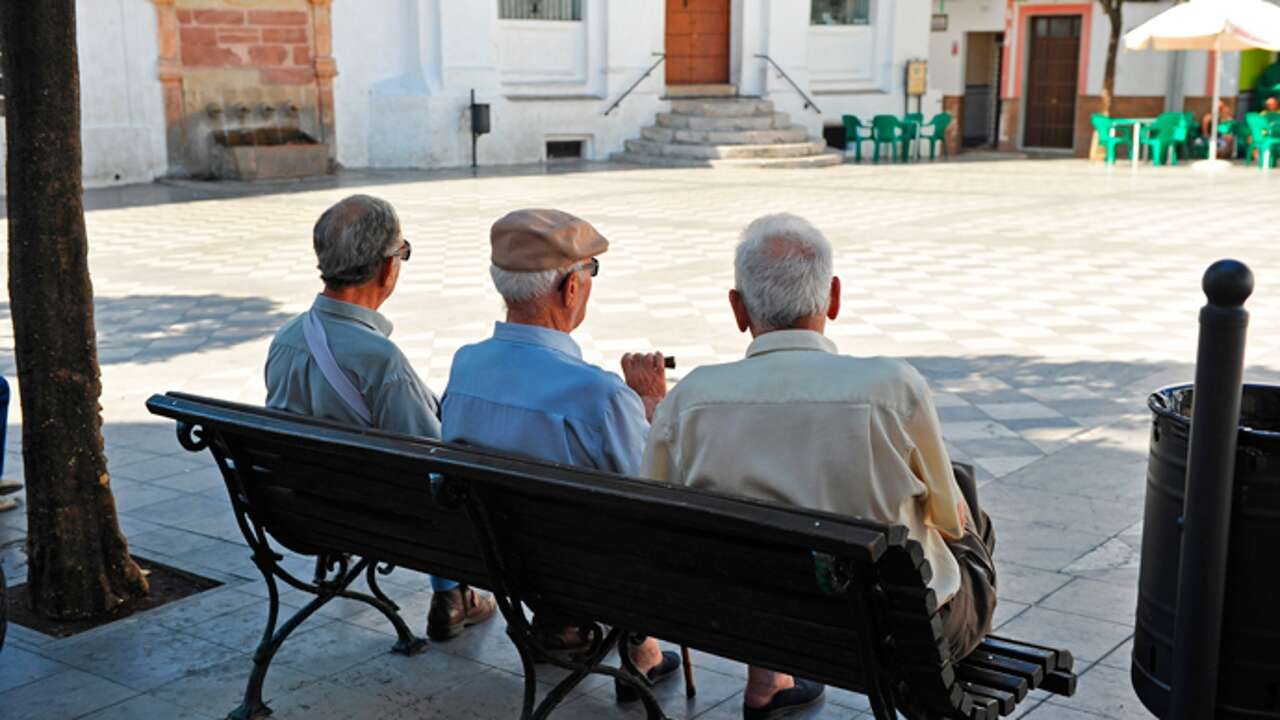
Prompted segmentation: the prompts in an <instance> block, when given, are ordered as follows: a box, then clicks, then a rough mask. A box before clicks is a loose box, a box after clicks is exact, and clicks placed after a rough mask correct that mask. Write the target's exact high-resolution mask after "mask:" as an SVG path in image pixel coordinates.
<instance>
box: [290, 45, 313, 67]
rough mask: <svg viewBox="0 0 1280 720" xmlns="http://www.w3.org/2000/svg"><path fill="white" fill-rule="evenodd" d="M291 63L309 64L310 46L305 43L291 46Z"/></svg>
mask: <svg viewBox="0 0 1280 720" xmlns="http://www.w3.org/2000/svg"><path fill="white" fill-rule="evenodd" d="M293 64H294V65H310V64H311V48H310V47H307V46H306V45H298V46H296V47H294V48H293Z"/></svg>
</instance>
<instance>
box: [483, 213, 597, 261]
mask: <svg viewBox="0 0 1280 720" xmlns="http://www.w3.org/2000/svg"><path fill="white" fill-rule="evenodd" d="M489 244H490V245H492V247H493V255H492V256H491V259H492V261H493V264H494V265H497V266H498V267H500V268H502V269H503V270H510V271H512V272H538V271H541V270H552V269H555V268H562V267H567V266H569V265H572V264H573V263H576V262H578V261H579V260H586V259H587V258H589V257H595V256H596V255H599V254H601V253H603V252H604V251H606V250H608V249H609V241H608V240H606V239H605V238H604V236H603V235H601V234H600V232H599V231H598V230H596V229H595V228H594V227H592V226H591V223H589V222H587V221H586V220H583V219H582V218H579V217H574V216H573V215H570V214H569V213H567V212H561V211H560V210H543V209H532V210H516V211H514V212H509V213H507V214H506V215H504V216H502V218H501V219H500V220H498V222H496V223H494V224H493V228H492V229H491V230H489Z"/></svg>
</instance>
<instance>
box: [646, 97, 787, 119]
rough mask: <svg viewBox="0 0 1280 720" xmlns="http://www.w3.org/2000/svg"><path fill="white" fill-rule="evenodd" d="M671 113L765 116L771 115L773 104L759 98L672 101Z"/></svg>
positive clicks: (715, 115) (706, 115)
mask: <svg viewBox="0 0 1280 720" xmlns="http://www.w3.org/2000/svg"><path fill="white" fill-rule="evenodd" d="M671 112H675V113H682V114H684V115H702V116H704V117H749V116H752V115H755V116H761V115H766V116H767V115H772V114H773V103H772V102H769V101H768V100H761V99H759V98H729V99H724V100H719V99H705V98H699V99H689V100H672V101H671Z"/></svg>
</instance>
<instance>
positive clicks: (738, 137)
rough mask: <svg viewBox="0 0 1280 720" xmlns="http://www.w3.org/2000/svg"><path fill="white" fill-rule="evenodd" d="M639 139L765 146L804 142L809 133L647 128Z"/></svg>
mask: <svg viewBox="0 0 1280 720" xmlns="http://www.w3.org/2000/svg"><path fill="white" fill-rule="evenodd" d="M640 137H641V138H643V139H645V140H653V141H654V142H666V143H669V142H677V143H691V144H695V145H765V144H768V143H797V142H804V141H805V140H808V139H809V131H808V130H806V129H804V128H802V127H799V126H795V127H789V128H782V129H775V130H681V129H679V128H663V127H647V128H643V129H641V130H640Z"/></svg>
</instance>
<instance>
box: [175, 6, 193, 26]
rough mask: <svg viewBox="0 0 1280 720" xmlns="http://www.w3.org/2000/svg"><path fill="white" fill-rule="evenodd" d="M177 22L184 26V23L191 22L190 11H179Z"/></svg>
mask: <svg viewBox="0 0 1280 720" xmlns="http://www.w3.org/2000/svg"><path fill="white" fill-rule="evenodd" d="M178 22H180V23H182V24H184V25H185V24H186V23H189V22H191V11H190V10H179V11H178Z"/></svg>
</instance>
